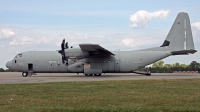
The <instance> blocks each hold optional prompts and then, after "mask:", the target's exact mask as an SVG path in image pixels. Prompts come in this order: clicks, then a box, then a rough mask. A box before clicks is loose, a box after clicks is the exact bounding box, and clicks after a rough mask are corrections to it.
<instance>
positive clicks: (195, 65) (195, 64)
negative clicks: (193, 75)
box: [189, 61, 200, 71]
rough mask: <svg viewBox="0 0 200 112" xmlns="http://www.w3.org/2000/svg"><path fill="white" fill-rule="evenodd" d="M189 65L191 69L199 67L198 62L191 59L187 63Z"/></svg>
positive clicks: (195, 69) (194, 69)
mask: <svg viewBox="0 0 200 112" xmlns="http://www.w3.org/2000/svg"><path fill="white" fill-rule="evenodd" d="M189 67H190V68H191V70H193V71H197V70H198V68H199V67H200V64H199V63H197V62H196V61H192V62H191V63H190V65H189Z"/></svg>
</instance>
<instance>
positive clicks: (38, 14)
mask: <svg viewBox="0 0 200 112" xmlns="http://www.w3.org/2000/svg"><path fill="white" fill-rule="evenodd" d="M179 12H187V13H188V14H189V16H190V21H191V26H192V32H193V38H194V44H195V48H196V49H197V50H199V49H200V44H199V43H200V13H199V12H200V1H199V0H191V1H189V0H185V1H184V0H171V1H170V0H154V1H152V0H151V1H150V0H149V1H139V0H77V1H76V0H59V1H55V0H0V68H6V67H5V64H6V62H7V61H10V60H12V59H13V58H14V56H15V55H16V54H18V53H20V52H24V51H51V50H52V51H55V50H59V49H60V43H61V41H62V39H64V38H65V39H66V41H68V42H69V45H70V46H74V47H78V44H80V43H95V44H100V45H101V46H102V47H104V48H106V49H108V50H112V51H114V50H119V49H120V50H121V51H122V50H137V49H144V48H149V47H156V46H160V45H161V44H162V43H163V41H164V40H165V38H166V36H167V34H168V32H169V30H170V28H171V26H172V24H173V22H174V20H175V18H176V16H177V14H178V13H179ZM133 57H134V56H133ZM193 60H194V61H197V62H200V53H199V52H197V53H196V54H193V55H189V56H171V57H168V58H167V59H164V61H165V63H169V64H172V63H175V62H179V63H185V64H189V63H190V62H191V61H193Z"/></svg>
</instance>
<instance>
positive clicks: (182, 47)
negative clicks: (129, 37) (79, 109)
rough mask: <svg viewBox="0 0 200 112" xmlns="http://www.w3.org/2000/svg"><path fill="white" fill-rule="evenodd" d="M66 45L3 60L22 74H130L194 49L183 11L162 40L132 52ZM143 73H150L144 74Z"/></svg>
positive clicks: (191, 52)
mask: <svg viewBox="0 0 200 112" xmlns="http://www.w3.org/2000/svg"><path fill="white" fill-rule="evenodd" d="M79 47H80V48H69V47H68V42H66V43H65V39H64V40H63V41H62V43H61V50H59V51H28V52H22V53H19V54H17V55H16V56H15V58H14V59H13V60H12V61H9V62H7V63H6V67H7V68H9V69H11V70H13V71H21V72H22V76H24V77H26V76H27V75H29V74H30V75H32V74H33V73H83V74H85V76H93V75H94V76H101V74H102V73H133V72H135V71H136V70H137V69H139V68H141V67H144V66H146V65H149V64H152V63H154V62H156V61H158V60H161V59H163V58H166V57H168V56H171V55H187V54H193V53H195V52H197V50H195V48H194V42H193V37H192V32H191V26H190V20H189V16H188V14H187V13H184V12H181V13H179V14H178V16H177V17H176V20H175V22H174V24H173V25H172V27H171V30H170V31H169V33H168V35H167V37H166V39H165V41H164V42H163V44H162V45H161V46H159V47H154V48H148V49H142V50H136V51H109V50H107V49H104V48H103V47H101V46H100V45H98V44H79ZM146 75H151V74H150V73H149V74H146Z"/></svg>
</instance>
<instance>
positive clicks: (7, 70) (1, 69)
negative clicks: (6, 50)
mask: <svg viewBox="0 0 200 112" xmlns="http://www.w3.org/2000/svg"><path fill="white" fill-rule="evenodd" d="M0 72H12V71H11V70H10V69H5V70H4V69H3V68H0Z"/></svg>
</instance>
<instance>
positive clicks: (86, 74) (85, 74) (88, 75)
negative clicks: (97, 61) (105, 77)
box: [85, 74, 93, 76]
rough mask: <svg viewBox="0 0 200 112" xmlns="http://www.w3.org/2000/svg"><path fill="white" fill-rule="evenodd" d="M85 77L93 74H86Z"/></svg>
mask: <svg viewBox="0 0 200 112" xmlns="http://www.w3.org/2000/svg"><path fill="white" fill-rule="evenodd" d="M85 76H93V74H85Z"/></svg>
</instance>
